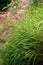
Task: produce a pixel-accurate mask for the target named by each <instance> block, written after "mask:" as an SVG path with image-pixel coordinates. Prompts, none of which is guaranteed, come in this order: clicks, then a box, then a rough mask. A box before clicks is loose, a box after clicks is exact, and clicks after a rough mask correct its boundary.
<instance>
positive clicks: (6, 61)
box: [0, 8, 43, 65]
mask: <svg viewBox="0 0 43 65" xmlns="http://www.w3.org/2000/svg"><path fill="white" fill-rule="evenodd" d="M42 13H43V8H35V9H34V8H33V9H27V11H26V13H25V14H24V16H25V19H24V20H22V21H17V22H15V23H14V25H12V27H10V29H11V31H12V32H13V35H12V36H11V37H10V38H8V39H7V42H8V44H6V45H4V46H3V48H2V49H1V50H0V61H1V62H2V63H1V62H0V65H37V64H36V63H37V62H38V61H39V60H42V59H43V15H42ZM40 54H41V55H40ZM40 56H42V58H40ZM42 65H43V64H42Z"/></svg>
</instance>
